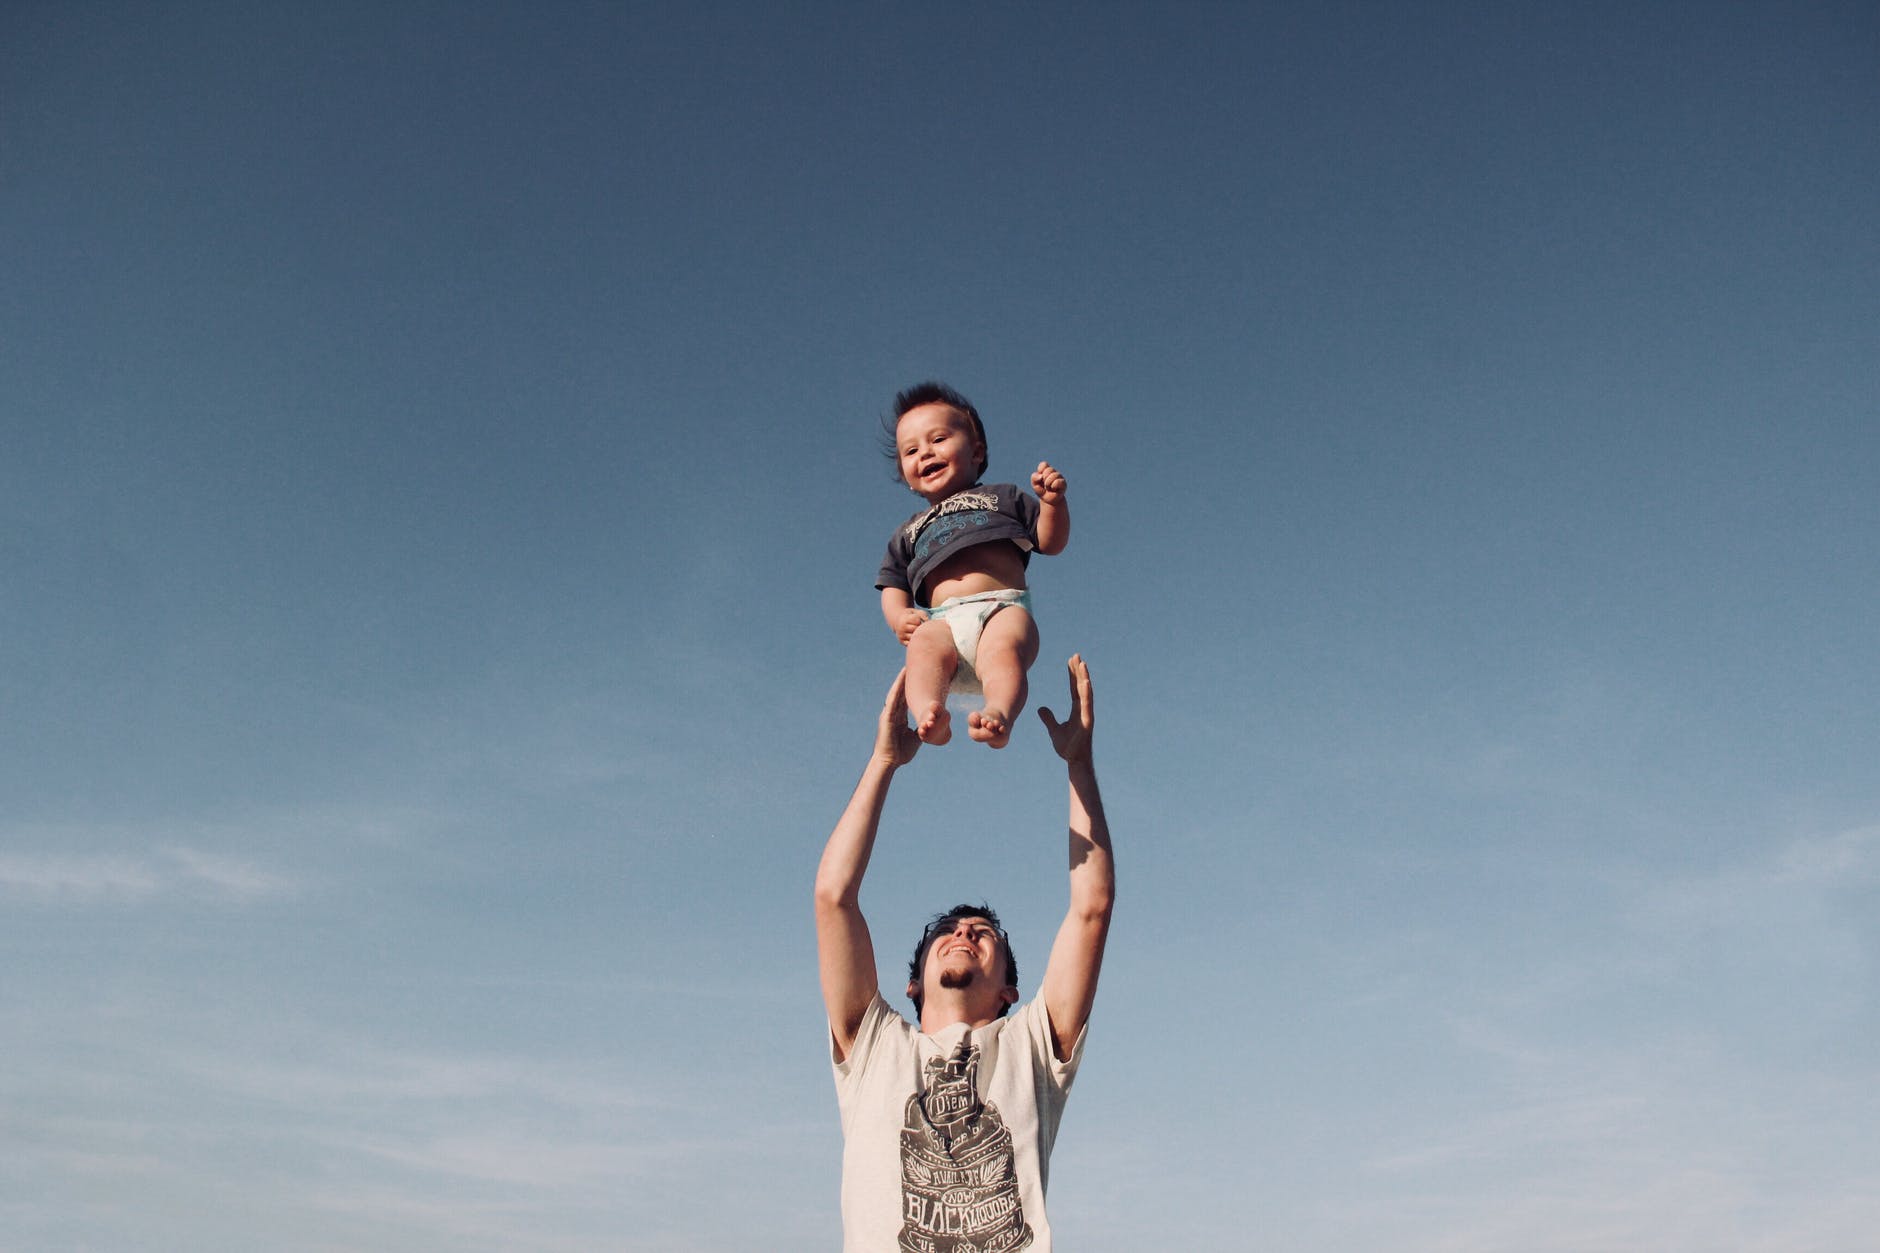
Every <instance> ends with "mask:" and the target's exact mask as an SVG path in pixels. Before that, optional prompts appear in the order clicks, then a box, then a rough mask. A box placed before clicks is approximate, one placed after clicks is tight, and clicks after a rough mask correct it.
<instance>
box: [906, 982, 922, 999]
mask: <svg viewBox="0 0 1880 1253" xmlns="http://www.w3.org/2000/svg"><path fill="white" fill-rule="evenodd" d="M918 991H920V984H918V983H916V982H915V981H914V980H912V979H909V980H908V981H907V999H908V1000H910V1001H911V1000H913V999H914V993H916V992H918Z"/></svg>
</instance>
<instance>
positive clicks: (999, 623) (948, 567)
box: [881, 402, 1071, 748]
mask: <svg viewBox="0 0 1880 1253" xmlns="http://www.w3.org/2000/svg"><path fill="white" fill-rule="evenodd" d="M895 449H896V464H897V465H898V467H899V469H900V472H901V480H902V482H904V483H906V484H907V485H908V488H909V490H911V491H913V492H914V493H915V494H916V495H918V496H920V497H921V498H922V499H923V500H925V501H926V502H927V503H928V504H930V505H937V504H939V503H940V502H941V501H943V500H945V499H946V498H947V497H949V496H951V495H953V494H954V493H955V492H958V491H961V490H963V489H965V488H968V487H971V486H972V485H973V484H974V483H977V482H978V481H979V475H980V472H981V468H982V467H983V466H984V464H985V459H986V447H985V444H984V443H983V442H982V441H981V440H980V439H979V438H978V437H977V436H976V435H975V434H974V431H973V423H972V420H971V419H970V418H968V417H967V416H966V415H965V414H964V413H961V412H960V411H959V410H958V409H955V408H953V406H951V405H947V404H942V403H938V402H936V403H933V404H926V405H917V406H915V407H914V408H912V409H909V410H908V411H907V412H906V413H904V414H902V415H901V419H900V421H899V422H897V423H896V424H895ZM1066 486H1067V485H1066V483H1065V481H1064V476H1063V475H1062V474H1060V473H1058V471H1057V470H1056V469H1055V468H1054V467H1053V466H1052V465H1051V464H1050V463H1049V462H1046V461H1040V462H1039V463H1038V468H1037V469H1036V470H1034V471H1032V475H1031V490H1032V493H1033V494H1034V495H1035V496H1037V497H1038V503H1039V506H1040V508H1039V513H1038V545H1037V549H1038V551H1039V552H1041V553H1044V554H1046V555H1047V556H1054V555H1056V554H1058V553H1061V552H1063V551H1064V547H1065V545H1066V544H1068V543H1069V542H1070V527H1071V518H1070V506H1069V504H1068V503H1067V502H1066V500H1065V490H1066ZM1024 587H1025V562H1024V558H1023V555H1022V554H1021V553H1020V552H1019V550H1018V548H1017V547H1016V546H1015V545H1012V544H1005V543H988V544H974V545H972V546H971V547H969V548H965V549H962V550H960V551H959V552H957V553H954V554H953V555H952V556H951V557H949V558H947V559H946V560H945V561H943V562H941V563H940V565H938V566H937V567H935V568H934V569H933V570H932V571H931V572H929V573H928V575H927V579H926V582H925V584H924V585H923V586H922V587H921V588H920V589H917V590H919V591H920V592H921V593H922V597H921V598H922V599H924V600H925V601H926V602H927V603H928V604H929V605H937V604H939V603H941V602H942V601H944V600H947V599H948V598H950V597H954V596H972V595H977V594H978V593H980V592H992V591H999V590H1001V589H1006V588H1009V589H1013V590H1019V589H1023V588H1024ZM914 601H915V598H914V597H913V596H911V595H910V594H909V593H907V592H905V591H903V590H901V589H900V588H893V587H886V588H883V589H882V590H881V613H882V617H883V618H885V619H886V620H887V623H888V629H889V630H890V631H893V632H894V635H895V638H896V639H898V640H900V641H901V643H902V644H903V645H904V646H905V647H906V648H907V676H908V677H907V701H908V707H909V709H910V710H911V711H912V713H913V716H914V730H915V733H916V734H918V735H919V736H920V738H921V741H922V742H923V743H926V744H945V743H946V742H947V741H949V740H951V739H952V738H953V723H952V717H951V715H950V714H949V713H948V712H947V692H948V690H949V689H950V688H951V687H952V685H953V677H954V675H955V674H956V673H957V672H958V670H959V664H960V657H959V652H958V651H957V650H956V649H955V647H954V644H953V633H952V631H951V630H950V629H949V628H948V627H947V625H946V624H945V623H943V622H935V621H933V620H932V619H931V618H929V617H928V614H927V611H926V610H924V609H922V608H921V607H920V606H919V605H917V604H915V603H914ZM1037 657H1038V628H1037V625H1036V624H1035V623H1034V622H1033V621H1032V617H1031V615H1030V614H1029V613H1027V612H1026V611H1025V610H1024V609H1022V608H1020V607H1018V606H1016V605H1013V606H1008V607H1006V608H1004V609H1001V610H999V612H997V613H995V614H993V615H992V617H991V618H989V619H987V621H986V625H985V630H984V632H983V633H982V634H981V636H980V641H979V655H978V658H977V663H976V668H977V670H978V672H979V681H980V686H981V687H982V688H983V689H984V692H985V698H986V703H985V707H984V708H982V709H977V710H974V711H973V712H972V713H971V714H969V715H968V716H967V720H966V729H967V734H968V735H969V736H970V737H971V738H973V739H975V740H977V741H979V742H980V743H982V744H988V745H990V746H992V747H993V748H1004V747H1005V745H1006V743H1007V742H1008V741H1009V740H1010V739H1011V735H1012V720H1013V719H1014V718H1016V717H1017V716H1018V714H1019V713H1020V712H1021V711H1022V710H1023V709H1024V707H1025V700H1026V697H1027V695H1028V686H1027V680H1026V675H1027V673H1028V672H1029V671H1030V669H1031V663H1032V662H1033V661H1035V660H1037Z"/></svg>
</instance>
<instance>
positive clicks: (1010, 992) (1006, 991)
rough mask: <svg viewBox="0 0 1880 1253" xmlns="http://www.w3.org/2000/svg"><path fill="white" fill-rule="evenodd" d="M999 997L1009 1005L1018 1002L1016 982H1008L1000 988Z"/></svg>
mask: <svg viewBox="0 0 1880 1253" xmlns="http://www.w3.org/2000/svg"><path fill="white" fill-rule="evenodd" d="M999 999H1000V1000H1002V1001H1004V1002H1005V1003H1006V1004H1007V1005H1016V1004H1018V985H1017V984H1016V983H1008V984H1006V985H1005V986H1004V987H1002V988H1000V989H999Z"/></svg>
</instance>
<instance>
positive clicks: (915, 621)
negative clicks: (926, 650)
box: [894, 605, 927, 648]
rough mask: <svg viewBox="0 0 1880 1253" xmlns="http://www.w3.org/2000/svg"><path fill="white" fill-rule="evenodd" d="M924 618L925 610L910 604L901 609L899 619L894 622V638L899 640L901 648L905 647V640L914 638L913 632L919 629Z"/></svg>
mask: <svg viewBox="0 0 1880 1253" xmlns="http://www.w3.org/2000/svg"><path fill="white" fill-rule="evenodd" d="M926 620H927V614H926V612H925V611H924V610H920V609H915V608H914V607H913V606H911V605H910V606H909V607H908V608H906V609H903V610H902V611H901V620H900V621H899V622H897V623H895V624H894V638H895V639H897V640H900V641H901V647H902V648H906V647H907V642H908V641H909V640H911V639H913V638H914V632H916V631H918V630H920V624H921V623H923V622H925V621H926Z"/></svg>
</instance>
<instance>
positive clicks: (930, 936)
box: [907, 400, 1018, 1018]
mask: <svg viewBox="0 0 1880 1253" xmlns="http://www.w3.org/2000/svg"><path fill="white" fill-rule="evenodd" d="M914 403H915V404H922V405H924V404H926V403H927V402H926V401H924V400H919V401H915V402H914ZM949 403H950V402H949ZM909 407H910V408H911V407H912V406H909ZM962 918H984V919H985V920H986V921H987V922H989V923H991V924H992V929H993V930H994V931H997V932H998V933H999V947H1000V948H1001V949H1003V950H1004V952H1005V982H1006V983H1007V984H1009V985H1010V986H1012V987H1017V986H1018V958H1016V957H1014V956H1013V955H1012V937H1010V936H1008V935H1007V934H1005V928H1004V927H1002V926H1000V925H999V916H998V915H997V914H995V913H993V912H992V906H990V905H985V904H980V905H955V906H954V907H953V908H952V909H949V910H947V911H946V912H945V913H944V914H935V915H934V916H933V921H932V922H929V923H928V924H927V929H926V930H925V931H922V932H921V933H920V943H918V944H916V945H915V946H914V960H913V961H911V962H909V963H908V964H907V981H908V983H909V984H911V985H912V986H913V989H914V990H913V993H912V994H911V996H910V997H909V999H910V1000H912V1001H913V1002H914V1012H915V1013H916V1014H919V1013H920V1003H921V1002H922V1001H923V1000H925V999H926V990H925V989H924V988H923V987H921V975H922V974H923V973H924V971H925V967H926V965H927V950H928V949H930V948H932V947H933V942H934V941H935V940H937V939H939V938H940V937H941V936H943V935H951V934H952V932H953V928H954V927H957V926H958V925H959V923H960V919H962ZM1010 1008H1012V1007H1011V1006H1010V1005H1007V1004H1005V1003H1003V1002H1001V1003H1000V1005H999V1017H1001V1018H1003V1017H1005V1011H1006V1010H1008V1009H1010Z"/></svg>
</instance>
